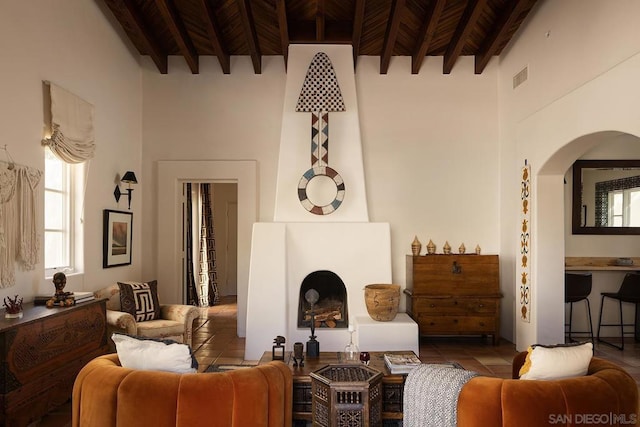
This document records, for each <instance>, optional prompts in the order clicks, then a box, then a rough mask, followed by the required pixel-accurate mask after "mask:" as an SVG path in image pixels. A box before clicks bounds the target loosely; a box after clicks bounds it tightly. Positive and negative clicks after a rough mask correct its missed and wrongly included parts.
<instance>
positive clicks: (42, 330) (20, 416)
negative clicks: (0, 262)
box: [0, 300, 108, 427]
mask: <svg viewBox="0 0 640 427" xmlns="http://www.w3.org/2000/svg"><path fill="white" fill-rule="evenodd" d="M105 313H106V300H94V301H90V302H86V303H81V304H78V305H76V306H73V307H68V308H59V307H58V308H46V307H45V306H36V307H34V306H33V304H25V308H24V316H23V318H21V319H5V318H4V315H0V408H1V413H0V425H4V426H7V427H10V426H26V425H28V424H29V423H31V422H33V421H35V420H37V419H39V418H40V417H42V416H43V415H44V414H46V413H47V412H49V411H51V410H52V409H54V408H55V407H56V406H59V405H61V404H63V403H65V402H67V401H68V400H69V399H70V398H71V392H72V389H73V382H74V381H75V378H76V375H77V374H78V372H79V371H80V369H81V368H82V367H83V366H84V365H85V364H86V363H87V362H88V361H89V360H91V359H93V358H94V357H96V356H99V355H101V354H105V353H107V352H108V345H107V329H106V317H105Z"/></svg>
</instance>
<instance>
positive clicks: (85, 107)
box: [42, 82, 96, 163]
mask: <svg viewBox="0 0 640 427" xmlns="http://www.w3.org/2000/svg"><path fill="white" fill-rule="evenodd" d="M45 85H47V86H48V87H49V94H50V103H49V107H50V108H47V99H46V96H45V113H47V114H49V113H50V116H49V117H46V118H45V123H46V125H47V126H49V129H48V130H49V132H50V133H51V138H50V139H43V140H42V143H43V145H46V146H48V147H49V148H50V149H51V151H52V152H53V153H54V154H55V155H56V156H57V157H58V158H60V159H61V160H63V161H65V162H67V163H82V162H84V161H86V160H89V159H91V158H92V157H93V155H94V152H95V149H96V145H95V138H94V134H93V105H91V104H90V103H88V102H87V101H85V100H83V99H82V98H79V97H78V96H76V95H74V94H73V93H71V92H69V91H67V90H65V89H63V88H61V87H60V86H57V85H55V84H53V83H47V82H45ZM45 95H46V94H45ZM47 110H48V111H47Z"/></svg>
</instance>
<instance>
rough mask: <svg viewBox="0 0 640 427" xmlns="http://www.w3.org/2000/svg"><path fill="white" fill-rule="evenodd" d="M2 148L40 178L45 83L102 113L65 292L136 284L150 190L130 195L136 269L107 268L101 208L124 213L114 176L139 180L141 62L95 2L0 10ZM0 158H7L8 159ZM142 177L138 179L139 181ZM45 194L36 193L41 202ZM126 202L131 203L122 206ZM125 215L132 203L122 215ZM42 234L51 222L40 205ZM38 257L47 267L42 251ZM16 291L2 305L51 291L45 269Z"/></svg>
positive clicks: (53, 1) (20, 278) (2, 6)
mask: <svg viewBox="0 0 640 427" xmlns="http://www.w3.org/2000/svg"><path fill="white" fill-rule="evenodd" d="M0 52H2V56H3V58H2V66H0V93H1V94H2V96H1V97H0V129H2V130H3V135H2V138H1V139H0V144H1V145H4V144H7V148H8V149H9V151H10V153H11V155H12V157H13V158H14V159H15V161H16V162H17V163H21V164H24V165H28V166H31V167H35V168H38V169H40V170H43V168H44V155H43V148H42V147H41V145H40V140H41V139H42V137H43V101H42V81H43V80H50V81H51V82H53V83H56V84H58V85H60V86H62V87H64V88H66V89H67V90H69V91H71V92H73V93H75V94H76V95H78V96H80V97H81V98H83V99H85V100H86V101H88V102H90V103H92V104H93V105H94V106H95V117H94V126H95V137H96V144H97V150H96V157H95V159H94V160H93V161H92V162H91V164H90V168H89V177H88V187H87V192H86V200H85V215H84V234H85V238H84V242H85V248H84V259H85V272H84V274H82V275H77V276H73V277H69V278H68V281H67V287H66V288H65V290H96V289H98V288H100V287H103V286H107V285H109V284H111V283H113V282H115V281H117V280H123V279H126V280H138V279H139V278H140V277H139V276H140V271H141V265H142V263H141V258H140V254H141V252H142V251H141V248H142V242H141V235H142V233H141V224H142V221H141V220H142V218H141V213H142V209H141V206H142V203H141V201H142V200H141V197H140V195H141V194H143V193H144V188H145V182H144V180H141V181H140V184H139V185H138V186H137V187H136V189H135V191H134V192H133V203H132V211H133V212H134V222H133V264H132V265H131V266H127V267H117V268H111V269H103V268H102V210H103V209H117V208H118V205H117V204H116V202H115V199H114V197H113V190H114V188H115V176H116V174H117V173H119V174H121V175H122V174H124V172H126V171H128V170H133V171H135V172H136V173H141V172H142V170H141V161H140V159H141V157H140V155H141V129H142V128H141V108H142V98H141V83H140V69H139V65H138V62H137V61H136V60H135V59H134V57H133V56H132V55H131V53H130V50H129V48H128V47H127V45H125V44H123V42H122V39H121V38H120V36H119V35H118V34H117V33H116V32H115V31H114V29H113V27H112V26H111V25H110V24H109V22H108V21H107V19H106V18H105V14H104V13H103V12H102V11H101V10H100V9H99V7H98V6H97V4H96V2H89V1H85V0H48V1H37V2H36V1H23V0H3V1H2V2H0ZM3 156H4V153H1V152H0V157H1V158H4V157H3ZM138 177H140V175H138ZM42 188H43V186H42V184H40V186H39V187H38V191H39V200H42V198H43V190H42ZM122 200H125V201H124V203H123V202H122ZM123 208H124V209H125V210H126V197H125V198H123V199H121V203H120V209H123ZM38 215H39V217H40V221H39V225H38V230H39V232H40V233H42V228H43V224H44V220H43V219H42V218H43V207H42V203H40V207H39V211H38ZM40 259H41V260H42V252H41V256H40ZM16 282H17V284H16V286H13V287H10V288H6V289H0V299H2V298H4V297H5V296H11V297H13V295H15V294H19V295H20V296H22V297H24V299H25V301H31V300H32V299H33V295H35V294H49V293H51V294H52V293H53V291H54V288H53V285H52V284H51V280H50V279H45V277H44V267H43V264H42V262H41V263H40V264H38V265H37V267H36V269H35V270H33V271H29V272H20V271H19V270H18V274H17V280H16Z"/></svg>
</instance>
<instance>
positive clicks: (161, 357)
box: [111, 333, 198, 374]
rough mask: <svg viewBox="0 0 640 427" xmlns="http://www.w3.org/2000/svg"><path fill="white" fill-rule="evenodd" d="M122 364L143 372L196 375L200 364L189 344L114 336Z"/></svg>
mask: <svg viewBox="0 0 640 427" xmlns="http://www.w3.org/2000/svg"><path fill="white" fill-rule="evenodd" d="M111 339H112V340H113V342H114V343H115V344H116V351H117V353H118V358H119V359H120V364H121V365H122V366H123V367H125V368H131V369H139V370H142V371H167V372H177V373H179V374H185V373H194V372H196V371H197V370H198V363H197V362H196V360H195V358H194V357H193V356H192V354H191V348H189V346H188V345H187V344H180V343H177V342H175V341H170V340H164V341H159V340H155V339H149V338H135V337H131V336H129V335H123V334H115V333H114V334H113V335H111Z"/></svg>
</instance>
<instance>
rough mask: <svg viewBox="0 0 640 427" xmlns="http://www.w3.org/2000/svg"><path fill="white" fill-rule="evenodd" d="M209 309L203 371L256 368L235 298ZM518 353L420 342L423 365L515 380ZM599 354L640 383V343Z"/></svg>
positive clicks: (601, 347)
mask: <svg viewBox="0 0 640 427" xmlns="http://www.w3.org/2000/svg"><path fill="white" fill-rule="evenodd" d="M205 310H207V311H208V316H206V317H205V316H203V317H202V318H200V319H198V320H197V323H198V326H197V329H196V331H195V333H194V337H193V348H194V350H195V355H196V358H197V359H198V362H199V364H200V369H201V370H204V369H206V368H207V367H208V366H209V365H210V364H212V363H217V364H249V365H255V364H256V363H257V361H255V360H253V361H251V360H244V359H243V356H244V338H238V337H237V336H236V319H237V306H236V303H235V299H234V297H227V298H223V300H222V301H221V303H220V304H219V305H217V306H215V307H210V308H208V309H205ZM612 341H615V339H612ZM363 350H364V349H363ZM515 354H516V349H515V345H514V344H512V343H510V342H508V341H505V340H501V342H500V344H499V345H498V346H494V345H492V344H491V343H490V340H488V339H487V340H482V339H481V338H480V337H456V338H446V337H442V338H429V339H428V340H427V339H424V340H422V341H421V343H420V359H421V360H422V361H423V362H427V363H428V362H443V361H455V362H458V363H460V364H461V365H462V366H463V367H464V368H466V369H469V370H474V371H476V372H480V373H482V374H486V375H492V376H497V377H503V378H510V377H511V361H512V359H513V356H514V355H515ZM595 355H596V356H597V357H601V358H603V359H608V360H611V361H613V362H615V363H616V364H618V365H620V366H622V367H624V368H625V369H626V370H627V371H628V372H629V373H630V374H631V375H632V376H633V377H634V378H635V379H636V381H637V382H638V383H639V384H640V343H636V342H634V340H633V338H626V340H625V349H624V351H620V350H618V349H616V348H613V347H611V346H608V345H605V344H596V350H595Z"/></svg>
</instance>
